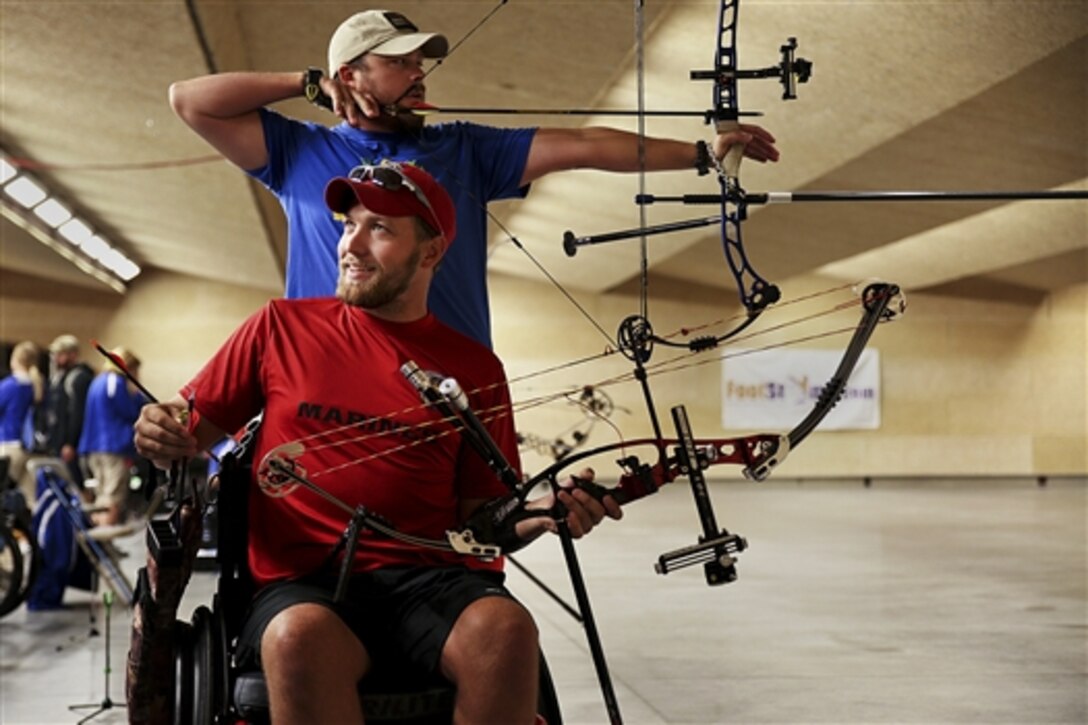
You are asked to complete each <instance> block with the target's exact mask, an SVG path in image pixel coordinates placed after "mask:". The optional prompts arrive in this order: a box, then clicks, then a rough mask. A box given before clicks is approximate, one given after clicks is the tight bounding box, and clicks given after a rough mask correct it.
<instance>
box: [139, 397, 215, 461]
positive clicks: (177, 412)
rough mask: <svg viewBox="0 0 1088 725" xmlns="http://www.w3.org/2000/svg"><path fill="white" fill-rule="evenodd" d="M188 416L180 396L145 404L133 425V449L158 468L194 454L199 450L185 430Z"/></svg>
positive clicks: (194, 439) (187, 428)
mask: <svg viewBox="0 0 1088 725" xmlns="http://www.w3.org/2000/svg"><path fill="white" fill-rule="evenodd" d="M188 415H189V411H188V405H187V404H186V403H185V401H183V400H181V398H176V399H174V400H170V401H168V402H166V403H151V404H149V405H145V406H144V407H143V408H142V409H141V410H140V417H139V418H138V419H137V420H136V424H135V425H134V426H133V429H134V430H135V434H134V435H133V437H132V440H133V442H134V443H135V444H136V450H137V451H139V453H140V455H141V456H143V457H145V458H147V459H149V460H150V461H151V462H152V463H154V464H155V466H156V467H158V468H162V469H166V468H169V467H170V462H171V461H176V460H178V459H180V458H190V457H193V456H195V455H196V454H197V452H198V450H199V449H198V444H197V439H196V436H194V435H193V434H192V433H190V432H189V421H188Z"/></svg>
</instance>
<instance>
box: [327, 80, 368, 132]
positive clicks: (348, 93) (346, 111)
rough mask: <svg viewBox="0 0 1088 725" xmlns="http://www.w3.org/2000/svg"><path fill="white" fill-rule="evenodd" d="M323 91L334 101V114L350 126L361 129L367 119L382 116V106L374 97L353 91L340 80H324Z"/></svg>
mask: <svg viewBox="0 0 1088 725" xmlns="http://www.w3.org/2000/svg"><path fill="white" fill-rule="evenodd" d="M321 90H322V91H324V92H325V94H326V95H328V97H329V98H331V99H332V112H333V113H335V114H336V115H337V116H339V117H340V118H342V119H344V121H346V122H347V124H348V125H349V126H354V127H355V128H359V127H360V126H361V124H362V122H363V121H365V120H366V119H368V118H377V117H378V116H380V115H381V112H382V108H381V104H379V103H378V101H377V100H376V99H375V98H374V97H373V96H371V95H370V94H369V93H357V92H355V91H353V90H352V89H351V88H349V87H348V86H347V85H346V84H345V83H343V82H342V81H341V80H340V79H339V78H335V77H334V78H329V77H325V78H322V79H321Z"/></svg>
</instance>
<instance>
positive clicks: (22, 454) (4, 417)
mask: <svg viewBox="0 0 1088 725" xmlns="http://www.w3.org/2000/svg"><path fill="white" fill-rule="evenodd" d="M40 356H41V350H39V348H38V346H37V345H35V344H34V343H33V342H30V341H29V340H26V341H23V342H20V343H18V344H17V345H16V346H15V347H14V348H13V349H12V351H11V360H10V362H9V363H8V366H9V367H10V368H11V374H10V375H8V376H7V377H5V378H4V379H3V380H0V456H4V457H6V458H7V459H8V460H9V464H8V478H10V479H11V480H12V481H14V482H15V483H17V484H19V488H20V489H21V490H22V492H23V495H24V496H25V497H26V500H27V503H28V504H32V503H33V502H34V483H33V481H30V480H25V481H24V480H23V479H24V478H25V476H24V474H25V472H26V461H27V457H28V453H27V450H26V447H25V446H24V445H23V440H22V439H23V430H24V428H25V426H26V422H27V419H28V418H29V417H30V416H31V414H32V411H33V408H34V406H35V405H37V404H38V403H40V402H41V401H42V395H43V394H44V390H45V382H44V380H43V379H42V374H41V371H40V370H38V358H39V357H40ZM6 483H7V482H6V481H0V487H3V486H5V485H6Z"/></svg>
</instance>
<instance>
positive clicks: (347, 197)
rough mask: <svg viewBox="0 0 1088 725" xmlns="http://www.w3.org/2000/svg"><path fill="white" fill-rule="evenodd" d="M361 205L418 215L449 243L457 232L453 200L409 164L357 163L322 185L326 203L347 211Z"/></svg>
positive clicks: (389, 212) (395, 213)
mask: <svg viewBox="0 0 1088 725" xmlns="http://www.w3.org/2000/svg"><path fill="white" fill-rule="evenodd" d="M356 204H362V205H363V206H365V207H366V208H367V209H369V210H370V211H372V212H375V213H376V214H384V215H386V216H393V217H401V216H419V217H422V218H423V219H424V220H426V221H427V223H428V224H430V225H431V226H432V227H434V228H435V229H436V230H438V232H439V233H440V234H442V236H444V237H445V238H446V244H447V245H448V244H451V243H452V242H453V238H454V237H455V236H456V235H457V212H456V210H455V209H454V208H453V199H451V198H450V195H449V194H448V193H447V192H446V190H445V189H444V188H442V185H441V184H439V183H438V182H437V181H435V179H434V177H433V176H431V175H430V174H428V173H427V172H426V171H424V170H423V169H422V168H420V167H418V166H414V165H412V164H392V163H386V164H380V165H377V166H359V167H357V168H355V169H353V170H352V172H351V176H350V177H337V178H335V179H333V180H332V181H330V182H329V183H328V185H327V186H326V187H325V205H326V206H328V207H329V209H331V210H332V211H334V212H337V213H339V214H347V213H348V212H349V211H351V209H352V207H354V206H355V205H356Z"/></svg>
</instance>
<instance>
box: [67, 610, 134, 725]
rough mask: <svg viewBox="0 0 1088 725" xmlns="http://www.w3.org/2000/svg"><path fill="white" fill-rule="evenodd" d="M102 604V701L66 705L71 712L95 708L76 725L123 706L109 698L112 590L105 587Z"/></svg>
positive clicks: (81, 724)
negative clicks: (104, 647)
mask: <svg viewBox="0 0 1088 725" xmlns="http://www.w3.org/2000/svg"><path fill="white" fill-rule="evenodd" d="M102 604H103V605H104V606H105V607H106V665H105V668H104V669H103V672H104V674H105V688H104V691H103V695H102V702H92V703H88V704H85V705H69V706H68V709H69V710H71V711H72V712H76V711H78V710H89V709H91V708H97V709H96V710H95V711H94V712H92V713H91V714H90V715H88V716H87V717H85V718H83V719H82V720H80V721H79V723H77V725H83V723H85V722H87V721H88V720H92V719H94V718H96V717H98V716H99V715H101V714H102V713H104V712H105V711H106V710H111V709H113V708H114V707H124V705H123V704H116V703H114V702H113V700H111V699H110V672H111V669H110V610H111V608H112V606H113V591H111V590H109V589H107V590H106V591H104V592H102Z"/></svg>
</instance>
